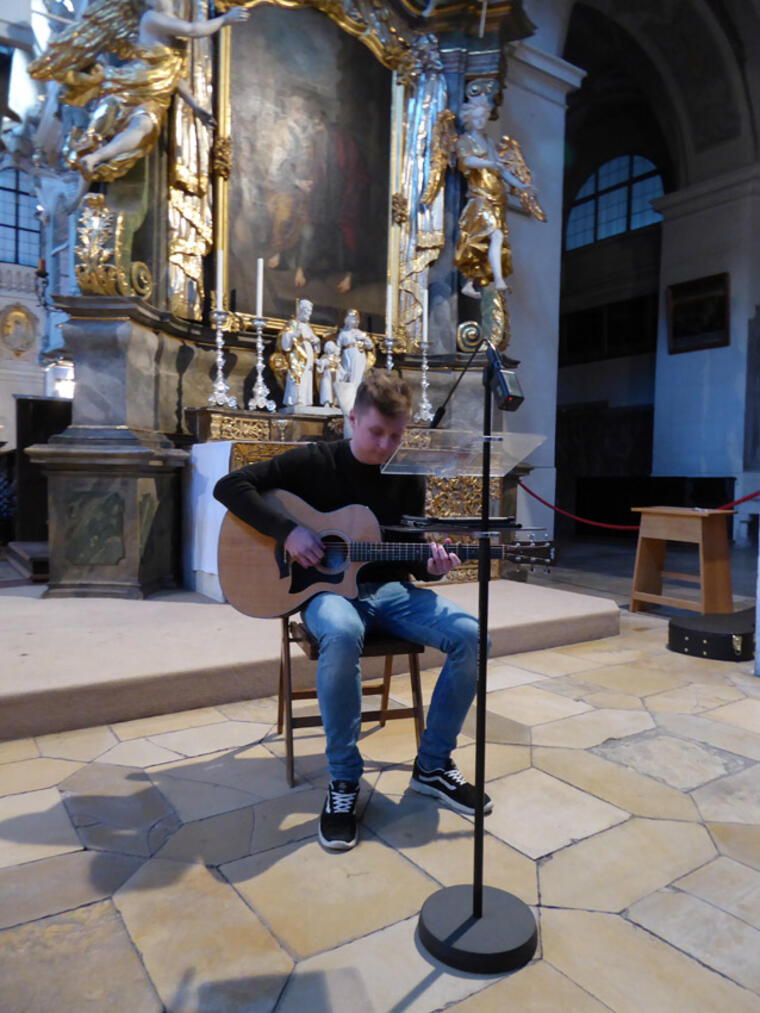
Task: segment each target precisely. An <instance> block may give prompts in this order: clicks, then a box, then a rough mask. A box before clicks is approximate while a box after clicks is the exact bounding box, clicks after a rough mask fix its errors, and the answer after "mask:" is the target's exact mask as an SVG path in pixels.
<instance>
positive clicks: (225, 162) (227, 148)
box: [211, 136, 232, 179]
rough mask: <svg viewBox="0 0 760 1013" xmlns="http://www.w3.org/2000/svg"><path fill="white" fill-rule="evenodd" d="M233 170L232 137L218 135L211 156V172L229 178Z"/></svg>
mask: <svg viewBox="0 0 760 1013" xmlns="http://www.w3.org/2000/svg"><path fill="white" fill-rule="evenodd" d="M231 172H232V139H231V138H230V137H219V136H217V137H216V139H215V141H214V152H213V155H212V156H211V174H212V175H213V176H221V178H222V179H229V178H230V173H231Z"/></svg>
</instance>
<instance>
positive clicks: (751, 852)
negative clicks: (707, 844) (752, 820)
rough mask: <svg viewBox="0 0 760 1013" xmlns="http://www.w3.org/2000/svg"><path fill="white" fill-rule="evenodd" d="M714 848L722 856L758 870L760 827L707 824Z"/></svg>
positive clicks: (759, 862)
mask: <svg viewBox="0 0 760 1013" xmlns="http://www.w3.org/2000/svg"><path fill="white" fill-rule="evenodd" d="M705 825H706V827H707V829H708V830H709V832H710V834H711V835H712V839H713V841H715V846H716V847H717V849H718V851H720V853H721V854H722V855H727V856H728V857H729V858H735V859H736V861H737V862H743V863H744V864H745V865H751V866H752V868H753V869H760V826H743V825H741V824H737V823H707V824H705Z"/></svg>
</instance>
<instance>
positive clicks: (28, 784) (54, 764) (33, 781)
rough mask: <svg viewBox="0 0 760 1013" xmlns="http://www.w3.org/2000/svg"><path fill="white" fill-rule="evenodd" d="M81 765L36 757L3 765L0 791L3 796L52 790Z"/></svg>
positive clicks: (68, 761)
mask: <svg viewBox="0 0 760 1013" xmlns="http://www.w3.org/2000/svg"><path fill="white" fill-rule="evenodd" d="M81 766H82V764H81V763H74V762H72V761H71V760H50V759H48V758H47V757H42V756H38V757H36V758H35V759H33V760H19V761H18V762H17V763H4V764H3V769H2V781H1V782H0V790H1V791H2V793H3V795H18V794H20V793H21V792H25V791H40V790H41V789H43V788H52V787H54V786H55V785H56V784H60V783H61V781H65V780H66V778H67V777H69V775H70V774H73V773H74V772H75V771H77V770H79V768H80V767H81Z"/></svg>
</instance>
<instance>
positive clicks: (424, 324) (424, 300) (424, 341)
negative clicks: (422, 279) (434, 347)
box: [422, 288, 428, 345]
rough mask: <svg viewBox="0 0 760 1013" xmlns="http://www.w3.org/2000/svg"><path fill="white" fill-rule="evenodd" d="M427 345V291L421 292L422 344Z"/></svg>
mask: <svg viewBox="0 0 760 1013" xmlns="http://www.w3.org/2000/svg"><path fill="white" fill-rule="evenodd" d="M427 343H428V290H427V288H425V289H424V290H423V292H422V344H423V345H427Z"/></svg>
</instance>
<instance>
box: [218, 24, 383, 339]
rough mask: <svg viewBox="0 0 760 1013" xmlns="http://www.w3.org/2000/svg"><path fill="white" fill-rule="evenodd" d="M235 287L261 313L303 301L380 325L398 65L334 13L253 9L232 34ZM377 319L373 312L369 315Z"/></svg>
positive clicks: (245, 306)
mask: <svg viewBox="0 0 760 1013" xmlns="http://www.w3.org/2000/svg"><path fill="white" fill-rule="evenodd" d="M230 105H231V110H232V121H231V137H232V174H231V176H230V181H229V188H230V189H229V249H230V258H229V272H228V284H229V290H230V295H231V297H232V298H233V299H234V305H235V308H236V309H237V310H238V311H239V312H244V313H252V312H253V311H254V308H255V294H256V293H255V289H256V260H257V258H258V257H262V258H263V260H264V300H263V310H264V315H265V316H268V317H277V318H287V317H290V316H291V315H292V314H293V312H294V309H295V304H296V300H297V299H301V298H307V299H310V300H311V301H312V302H313V304H314V312H313V315H312V320H313V321H314V322H316V323H323V324H328V325H334V324H336V323H337V322H338V321H339V320H342V314H344V313H345V310H346V308H348V307H350V306H355V307H356V308H358V309H359V310H360V312H361V314H362V316H363V317H364V320H365V321H366V322H367V325H369V326H373V325H374V324H375V321H376V322H377V327H378V328H381V326H382V325H381V318H382V314H383V312H384V306H385V280H386V263H387V248H388V246H387V244H388V205H389V199H390V197H389V152H390V123H391V109H390V106H391V73H390V71H389V70H387V69H386V68H385V67H383V66H382V64H381V63H379V62H378V61H377V60H376V59H375V57H374V56H373V55H372V53H371V52H370V50H369V49H367V47H366V46H364V45H362V43H361V42H359V41H358V40H357V39H354V38H352V37H351V36H350V35H348V34H347V33H346V32H344V31H343V30H342V29H341V28H340V27H339V26H338V25H337V24H336V23H335V22H333V21H332V20H330V18H328V17H327V15H325V14H322V13H320V12H318V11H314V10H307V9H292V8H291V9H283V8H278V7H257V8H256V9H255V10H254V11H253V12H252V14H251V17H250V19H249V20H248V21H247V22H246V23H245V24H243V25H238V26H236V28H235V31H234V32H233V33H232V57H231V68H230ZM373 317H374V320H373V319H372V318H373Z"/></svg>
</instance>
